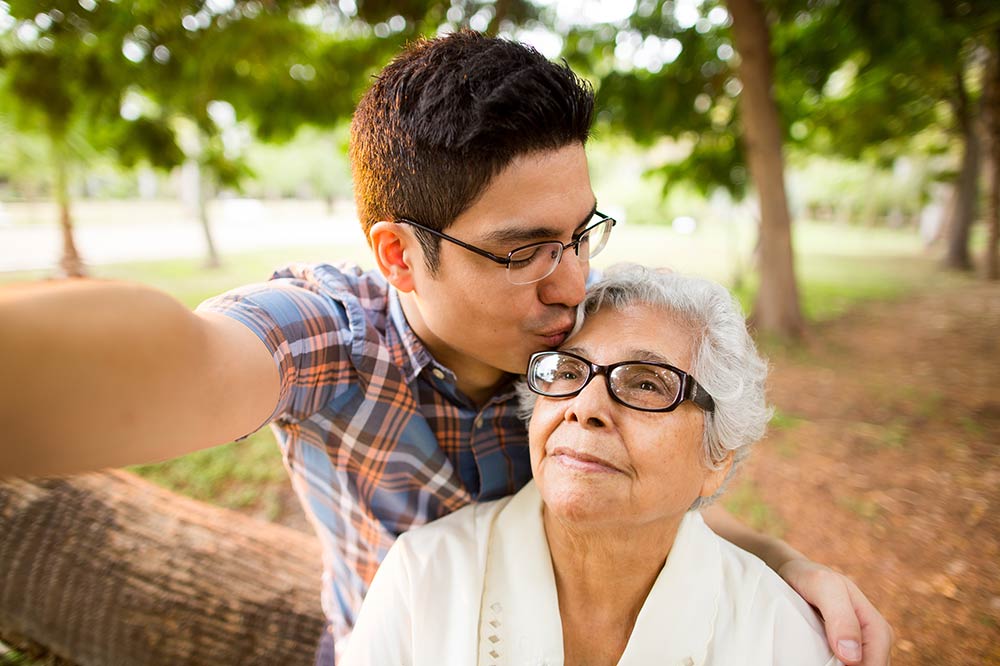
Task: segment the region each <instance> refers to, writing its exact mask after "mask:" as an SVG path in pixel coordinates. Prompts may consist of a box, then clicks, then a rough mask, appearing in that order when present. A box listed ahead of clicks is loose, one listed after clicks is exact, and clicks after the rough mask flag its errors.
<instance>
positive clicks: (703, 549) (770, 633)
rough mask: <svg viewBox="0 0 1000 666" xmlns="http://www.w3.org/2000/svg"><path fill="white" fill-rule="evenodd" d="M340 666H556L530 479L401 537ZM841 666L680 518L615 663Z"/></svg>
mask: <svg viewBox="0 0 1000 666" xmlns="http://www.w3.org/2000/svg"><path fill="white" fill-rule="evenodd" d="M338 663H340V662H338ZM343 663H344V664H347V665H348V666H356V665H365V666H368V665H371V666H388V665H390V664H393V665H395V664H405V665H413V666H423V665H425V664H426V665H427V666H441V665H443V664H456V665H464V664H480V665H484V666H485V665H496V666H501V665H509V666H514V665H517V666H526V665H529V664H537V665H539V666H541V665H543V664H546V665H559V664H562V663H563V645H562V624H561V621H560V617H559V601H558V598H557V594H556V585H555V576H554V575H553V572H552V561H551V558H550V555H549V548H548V543H547V541H546V539H545V530H544V527H543V524H542V499H541V496H540V495H539V493H538V490H537V488H536V487H535V484H534V482H531V483H529V484H528V485H527V486H525V487H524V488H523V489H522V490H521V491H520V492H519V493H517V494H516V495H514V496H513V497H507V498H503V499H500V500H497V501H494V502H487V503H483V504H473V505H471V506H467V507H465V508H463V509H461V510H459V511H456V512H455V513H453V514H451V515H448V516H445V517H444V518H441V519H440V520H437V521H434V522H433V523H430V524H428V525H426V526H424V527H421V528H418V529H415V530H412V531H410V532H408V533H406V534H404V535H403V536H401V537H400V538H399V539H398V540H397V541H396V543H395V545H393V547H392V549H390V551H389V553H388V555H387V556H386V558H385V560H384V561H383V562H382V565H381V566H380V567H379V570H378V573H377V574H376V575H375V579H374V581H373V582H372V586H371V589H370V590H369V592H368V595H367V596H366V598H365V602H364V605H363V606H362V608H361V614H360V615H359V616H358V621H357V624H356V626H355V628H354V632H353V634H352V635H351V638H350V639H349V640H348V645H347V648H346V653H345V654H344V660H343ZM840 663H841V662H840V661H838V660H837V659H836V658H835V657H834V656H833V654H832V653H831V652H830V650H829V648H828V647H827V644H826V638H825V635H824V632H823V627H822V625H821V624H820V622H819V620H818V619H817V617H816V614H815V613H814V611H813V610H812V609H811V608H810V607H809V605H808V604H807V603H806V602H805V601H803V600H802V599H801V598H800V597H799V596H798V594H796V593H795V592H794V591H793V590H792V589H791V588H790V587H789V586H788V585H787V584H786V583H785V582H784V581H782V580H781V578H779V577H778V576H777V575H776V574H775V573H774V572H773V571H771V570H770V569H769V568H768V567H767V566H766V565H765V564H764V563H763V562H761V561H760V560H759V559H757V558H756V557H754V556H753V555H751V554H750V553H747V552H746V551H743V550H740V549H739V548H737V547H736V546H733V545H732V544H730V543H729V542H727V541H725V540H724V539H722V538H720V537H718V536H716V535H715V533H714V532H712V531H711V530H710V529H709V528H708V527H707V526H706V525H705V523H704V521H703V520H702V518H701V515H700V514H699V513H697V512H689V513H688V514H687V515H686V516H685V517H684V519H683V520H682V522H681V526H680V528H679V529H678V531H677V537H676V539H675V540H674V544H673V547H672V548H671V550H670V554H669V556H668V557H667V561H666V564H664V566H663V569H662V570H661V571H660V574H659V576H658V577H657V579H656V582H655V583H654V584H653V588H652V590H650V592H649V596H648V597H647V598H646V601H645V603H644V604H643V607H642V609H641V610H640V611H639V615H638V617H637V618H636V622H635V627H634V628H633V629H632V634H631V636H629V640H628V644H627V645H626V647H625V652H624V653H623V654H622V656H621V659H620V660H619V662H618V664H619V666H646V665H649V664H664V665H669V666H674V665H677V666H681V665H683V666H701V665H709V664H715V665H717V666H728V665H729V664H738V665H739V666H753V665H756V664H761V665H763V664H767V665H772V664H773V665H775V666H779V665H780V666H809V665H811V664H815V665H816V666H834V665H836V664H840Z"/></svg>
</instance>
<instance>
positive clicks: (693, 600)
mask: <svg viewBox="0 0 1000 666" xmlns="http://www.w3.org/2000/svg"><path fill="white" fill-rule="evenodd" d="M487 553H488V554H487V562H486V574H485V580H484V589H483V597H482V599H483V601H482V608H481V609H480V637H479V646H480V647H479V651H480V655H479V658H480V663H493V662H496V663H505V664H520V663H544V662H554V663H562V661H563V648H562V623H561V620H560V617H559V599H558V595H557V592H556V585H555V575H554V573H553V571H552V561H551V554H550V552H549V547H548V542H547V541H546V538H545V528H544V525H543V523H542V499H541V495H540V494H539V492H538V489H537V488H536V486H535V483H534V481H532V482H529V483H528V485H526V486H525V487H524V488H523V489H522V490H521V491H520V492H519V493H518V494H517V495H515V496H514V497H513V499H511V501H510V503H508V504H507V506H506V507H504V509H503V511H502V512H501V513H500V514H499V516H498V517H497V520H496V524H495V525H494V527H493V530H492V532H491V535H490V543H489V546H488V550H487ZM720 571H721V554H720V551H719V546H718V542H717V541H716V540H715V538H714V536H713V535H712V534H711V532H709V530H708V528H707V527H706V526H705V524H704V522H703V521H702V519H701V515H700V514H698V513H697V512H689V513H687V514H686V515H685V516H684V518H683V520H682V521H681V525H680V528H679V529H678V530H677V536H676V538H675V539H674V544H673V546H672V548H671V550H670V554H669V556H668V557H667V561H666V563H665V564H664V566H663V569H662V570H661V571H660V574H659V576H658V577H657V579H656V582H655V583H654V584H653V588H652V589H651V590H650V592H649V595H648V596H647V598H646V601H645V603H644V604H643V607H642V610H640V612H639V616H638V617H637V618H636V622H635V627H633V629H632V634H631V636H630V637H629V641H628V645H627V646H626V647H625V651H624V653H623V654H622V656H621V659H620V660H619V662H618V664H619V666H639V665H641V664H651V663H656V664H671V665H672V664H691V665H697V664H704V662H705V657H706V655H707V651H708V647H709V643H710V641H711V639H712V634H713V628H714V626H715V616H716V612H717V608H718V602H719V597H720V594H721V589H722V588H721V579H720V573H719V572H720ZM501 644H502V647H501ZM491 651H493V652H496V653H498V654H500V655H501V658H499V659H498V658H496V657H494V656H493V654H491Z"/></svg>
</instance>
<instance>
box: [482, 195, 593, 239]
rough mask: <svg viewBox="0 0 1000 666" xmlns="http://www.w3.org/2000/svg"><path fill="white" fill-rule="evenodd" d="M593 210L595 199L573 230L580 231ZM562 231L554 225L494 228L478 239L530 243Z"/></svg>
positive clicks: (555, 236) (548, 237)
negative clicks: (526, 227) (528, 227)
mask: <svg viewBox="0 0 1000 666" xmlns="http://www.w3.org/2000/svg"><path fill="white" fill-rule="evenodd" d="M595 212H597V202H596V201H595V202H594V205H593V207H592V208H591V209H590V211H588V212H587V215H586V216H585V217H584V218H583V219H582V220H580V223H579V224H577V225H576V226H575V227H573V232H574V233H576V232H577V231H582V229H581V227H583V225H585V224H587V222H589V221H590V220H591V218H593V217H594V213H595ZM562 233H563V231H562V229H556V228H555V227H532V228H530V229H524V228H519V227H509V228H506V229H494V230H493V231H490V232H489V233H486V234H484V235H483V236H482V237H481V239H480V240H481V242H484V243H517V242H521V241H524V242H528V243H530V242H531V241H536V240H551V239H553V238H558V237H559V236H560V235H561V234H562Z"/></svg>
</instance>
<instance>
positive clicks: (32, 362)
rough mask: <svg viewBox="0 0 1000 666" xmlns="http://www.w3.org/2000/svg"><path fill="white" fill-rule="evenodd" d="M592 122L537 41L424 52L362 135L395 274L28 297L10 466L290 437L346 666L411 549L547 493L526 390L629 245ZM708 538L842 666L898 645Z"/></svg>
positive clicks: (371, 230)
mask: <svg viewBox="0 0 1000 666" xmlns="http://www.w3.org/2000/svg"><path fill="white" fill-rule="evenodd" d="M592 111H593V94H592V91H591V90H590V88H589V87H588V86H587V85H586V84H585V83H583V82H582V81H580V80H579V79H578V78H577V77H576V76H575V75H574V74H573V73H572V72H571V71H570V70H569V69H568V68H566V67H562V66H558V65H555V64H552V63H550V62H548V61H547V60H545V59H544V58H543V57H542V56H541V55H539V54H538V53H537V52H535V51H533V50H531V49H529V48H526V47H524V46H522V45H520V44H516V43H512V42H507V41H502V40H496V39H489V38H486V37H483V36H481V35H478V34H475V33H469V32H464V33H458V34H454V35H451V36H449V37H445V38H441V39H437V40H431V41H424V42H420V43H418V44H416V45H414V46H412V47H411V48H410V49H408V50H407V51H406V52H405V53H403V54H402V55H401V56H400V57H399V58H397V59H396V60H395V61H394V62H393V63H391V64H390V65H389V66H388V67H386V68H385V70H384V71H383V72H382V74H381V75H380V76H379V77H378V78H377V80H376V81H375V83H374V85H373V86H372V88H371V89H370V90H369V91H368V92H367V93H366V95H365V96H364V98H363V99H362V100H361V102H360V103H359V106H358V109H357V112H356V114H355V118H354V122H353V126H352V145H351V160H352V166H353V172H354V180H355V188H356V201H357V206H358V214H359V217H360V220H361V224H362V226H363V227H364V229H365V231H366V233H367V235H368V238H369V242H370V244H371V247H372V250H373V252H374V255H375V259H376V262H377V264H378V271H375V272H371V273H362V272H361V271H359V270H357V269H351V268H341V269H337V268H333V267H331V266H327V265H319V266H305V265H293V266H290V267H288V268H287V269H284V270H282V271H279V272H277V273H275V275H274V276H273V278H272V279H271V281H270V282H268V283H266V284H260V285H252V286H248V287H244V288H241V289H236V290H234V291H232V292H229V293H227V294H223V295H221V296H219V297H217V298H215V299H212V300H210V301H207V302H206V303H204V304H202V305H201V306H200V307H199V308H198V311H197V312H194V313H192V312H190V311H188V310H187V309H185V308H184V307H183V306H181V305H180V304H178V303H176V302H175V301H174V300H173V299H172V298H170V297H168V296H166V295H164V294H161V293H159V292H156V291H153V290H151V289H149V288H145V287H140V286H132V285H122V284H111V283H98V282H93V281H90V282H88V281H84V282H72V283H66V284H61V285H36V286H29V287H20V288H15V289H9V290H7V291H6V293H3V294H2V296H0V350H2V351H0V355H2V361H0V362H2V367H4V368H5V372H6V373H7V374H6V378H5V380H4V385H5V387H4V391H3V393H4V396H3V400H2V401H0V402H2V406H0V410H2V411H0V422H3V423H4V424H5V429H6V433H5V434H6V435H7V440H6V443H5V444H4V446H3V447H0V469H2V470H3V471H4V473H5V474H43V473H58V472H69V471H78V470H84V469H93V468H99V467H107V466H116V465H124V464H130V463H135V462H140V461H149V460H157V459H163V458H167V457H172V456H177V455H180V454H183V453H187V452H189V451H192V450H195V449H198V448H204V447H207V446H212V445H215V444H219V443H222V442H226V441H230V440H232V439H234V438H238V437H241V436H244V435H246V434H247V433H250V432H252V431H254V430H255V429H257V428H259V427H260V426H261V425H262V424H265V423H272V424H273V425H274V427H275V430H276V432H277V433H278V437H279V440H280V443H281V447H282V452H283V454H284V457H285V460H286V463H287V466H288V469H289V471H290V474H291V477H292V483H293V486H294V487H295V490H296V491H297V493H298V494H299V496H300V499H301V500H302V504H303V507H304V508H305V510H306V512H307V514H308V516H309V518H310V519H311V521H312V523H313V525H314V526H315V528H316V531H317V534H318V535H319V538H320V541H321V542H322V546H323V551H324V573H323V607H324V611H325V612H326V615H327V617H328V618H329V622H330V627H329V631H328V632H327V634H326V636H325V637H324V642H323V644H322V646H321V650H320V653H319V656H318V660H319V661H322V662H324V663H330V662H331V661H332V652H333V645H335V644H336V642H337V640H339V639H341V638H342V637H344V636H346V635H348V634H349V632H350V628H351V626H352V624H353V621H354V618H355V614H356V613H357V611H358V608H359V607H360V604H361V600H362V598H363V596H364V593H365V591H366V589H367V585H368V584H369V582H370V581H371V578H372V576H373V575H374V573H375V570H376V568H377V566H378V563H379V561H380V559H381V558H382V557H383V556H384V555H385V553H386V551H387V550H388V548H389V546H390V545H391V544H392V542H393V540H394V539H395V537H396V536H397V535H398V534H400V533H401V532H403V531H405V530H407V529H409V528H410V527H412V526H415V525H419V524H422V523H424V522H427V521H429V520H432V519H434V518H437V517H440V516H442V515H444V514H446V513H449V512H451V511H454V510H456V509H458V508H459V507H461V506H464V505H466V504H468V503H469V502H473V501H484V500H490V499H494V498H497V497H500V496H503V495H508V494H511V493H513V492H515V491H516V490H518V489H519V488H520V487H521V486H522V485H523V484H524V483H525V482H526V481H527V480H528V478H529V475H530V470H529V462H528V449H527V438H526V433H525V430H524V426H523V425H522V424H521V423H520V422H519V420H518V419H517V417H516V414H515V407H516V398H515V396H514V394H513V391H512V381H513V379H514V377H515V376H516V375H517V374H519V373H521V372H523V370H524V368H525V365H526V363H527V359H528V356H529V355H530V354H531V353H532V352H534V351H538V350H540V349H544V348H547V347H554V346H556V345H558V344H559V343H560V342H562V340H563V338H564V337H565V335H566V333H567V332H568V331H569V329H570V327H571V325H572V322H573V313H574V308H575V306H576V305H577V304H578V303H579V302H580V301H581V300H582V299H583V296H584V291H585V284H586V280H587V277H588V273H589V263H588V262H589V259H590V257H591V256H593V255H594V254H596V253H597V252H599V251H600V249H601V248H602V247H603V244H604V243H605V242H606V241H607V237H608V234H609V233H610V232H611V227H612V226H613V224H614V222H613V220H610V219H609V218H606V217H605V216H603V215H602V214H600V213H599V212H597V207H596V200H595V197H594V194H593V192H592V190H591V186H590V177H589V173H588V170H587V162H586V156H585V154H584V143H585V142H586V139H587V135H588V131H589V127H590V124H591V116H592ZM53 409H56V410H58V416H59V418H51V413H52V411H53ZM94 424H101V429H100V430H98V429H95V428H94V427H93V426H94ZM70 441H72V442H73V443H74V446H73V447H71V448H70V447H66V446H64V445H61V443H62V442H70ZM707 518H708V520H709V524H710V525H712V527H713V529H716V531H719V532H720V534H722V535H723V536H725V537H726V538H728V539H730V540H731V541H734V542H735V543H737V544H738V545H741V546H743V547H744V548H746V549H748V550H750V551H752V552H754V553H755V554H757V555H759V556H760V557H761V558H762V559H764V560H765V561H766V562H767V563H768V564H769V565H770V566H771V567H772V568H774V569H775V570H776V571H778V572H779V573H780V574H781V575H782V576H783V577H784V578H785V579H786V580H787V581H788V582H789V583H790V584H792V586H793V587H795V588H796V589H797V590H798V591H799V592H800V594H802V595H803V596H804V597H805V598H806V599H807V600H808V601H810V602H811V603H813V604H814V605H816V606H817V607H818V608H819V609H820V610H821V612H822V613H823V615H824V617H825V618H826V621H827V634H828V638H829V640H830V642H831V647H832V648H833V649H834V650H835V651H836V652H837V654H838V655H840V656H841V657H842V658H844V660H845V661H847V662H849V663H861V662H860V660H861V651H862V645H863V646H864V658H865V661H864V662H863V663H866V664H883V663H887V661H888V653H889V643H890V641H891V632H890V630H889V628H888V625H886V623H885V621H884V620H883V619H882V618H881V616H880V615H879V614H878V612H877V611H876V610H875V609H874V608H873V607H872V606H871V604H870V603H868V601H867V600H866V599H865V598H864V595H862V594H861V593H860V591H858V590H857V588H856V587H855V586H854V585H853V584H852V583H851V582H850V581H848V580H847V579H846V578H843V577H842V576H840V575H838V574H836V573H834V572H832V571H830V570H828V569H826V568H825V567H822V566H820V565H817V564H814V563H812V562H809V561H808V560H806V559H805V558H804V557H803V556H801V555H800V554H798V553H796V552H795V551H794V550H792V549H790V548H789V547H788V546H787V545H785V544H783V543H781V542H780V541H776V540H772V539H767V538H764V537H760V536H759V535H756V534H753V533H752V532H749V531H747V530H746V529H745V528H743V527H742V526H740V525H739V523H737V522H736V521H734V520H733V519H731V518H730V517H728V516H727V515H726V514H725V513H724V512H721V511H720V510H714V511H713V512H711V513H709V514H708V516H707Z"/></svg>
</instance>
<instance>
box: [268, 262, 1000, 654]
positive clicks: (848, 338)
mask: <svg viewBox="0 0 1000 666" xmlns="http://www.w3.org/2000/svg"><path fill="white" fill-rule="evenodd" d="M948 285H949V286H947V287H938V288H931V289H929V290H927V291H925V292H923V293H921V294H919V295H916V296H912V297H910V298H908V299H906V300H902V301H899V302H894V303H877V302H870V303H867V304H865V305H862V306H859V307H857V308H855V309H853V310H851V311H850V312H849V313H848V314H846V315H844V316H842V317H840V318H839V319H836V320H834V321H830V322H826V323H823V324H817V325H815V326H813V327H812V328H811V330H810V332H809V335H808V337H807V339H806V340H805V342H804V343H803V344H802V345H801V346H799V347H796V348H794V349H790V350H789V349H777V350H772V351H770V352H769V356H770V360H771V364H772V374H771V378H770V399H771V401H772V402H773V403H774V405H775V406H776V407H777V410H778V412H777V415H776V418H775V421H774V423H773V424H772V428H771V432H770V434H769V435H768V438H767V439H766V440H765V441H764V442H762V443H760V444H758V445H757V446H756V449H755V451H754V453H753V454H752V455H751V457H750V459H749V461H748V462H747V463H746V466H745V467H744V469H743V470H742V471H741V474H740V477H739V479H738V480H737V481H736V482H735V483H734V486H733V488H731V490H730V492H729V494H728V500H727V501H726V504H727V505H728V506H729V507H730V509H731V510H733V511H734V512H735V513H737V514H738V515H740V516H742V517H743V518H744V519H745V520H746V521H747V522H748V523H750V524H751V525H754V526H755V527H757V528H759V529H762V530H765V531H769V532H771V533H774V534H778V535H781V536H783V537H784V538H785V539H786V540H787V541H788V542H789V543H791V544H792V545H793V546H795V547H796V548H799V549H800V550H802V551H803V552H805V553H806V554H808V555H810V556H811V557H812V558H814V559H816V560H818V561H820V562H823V563H825V564H828V565H829V566H832V567H834V568H836V569H838V570H840V571H843V572H844V573H846V574H848V575H849V576H850V577H851V578H852V579H853V580H854V581H855V582H857V583H858V585H859V586H860V587H861V589H862V590H864V592H865V593H866V594H867V595H868V597H869V598H870V599H871V600H872V601H873V602H874V603H875V605H876V607H878V608H879V610H880V611H881V612H882V613H883V614H884V615H885V616H886V618H887V619H888V620H889V622H890V623H891V624H892V626H893V628H894V630H895V633H896V643H895V647H894V651H893V665H894V666H899V665H902V666H908V665H911V664H912V665H921V666H924V665H926V666H960V665H961V666H965V665H968V666H973V665H975V666H981V665H1000V285H997V284H983V283H980V282H976V281H972V280H949V281H948ZM282 505H283V506H282V510H281V511H280V517H279V521H280V522H282V523H284V524H287V525H290V526H293V527H296V528H299V529H304V530H308V529H309V527H308V525H307V523H306V522H305V520H304V519H303V518H302V515H301V512H300V511H298V509H297V503H296V500H295V498H294V496H293V494H292V492H291V490H290V489H288V490H287V492H286V493H285V494H284V495H283V497H282Z"/></svg>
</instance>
